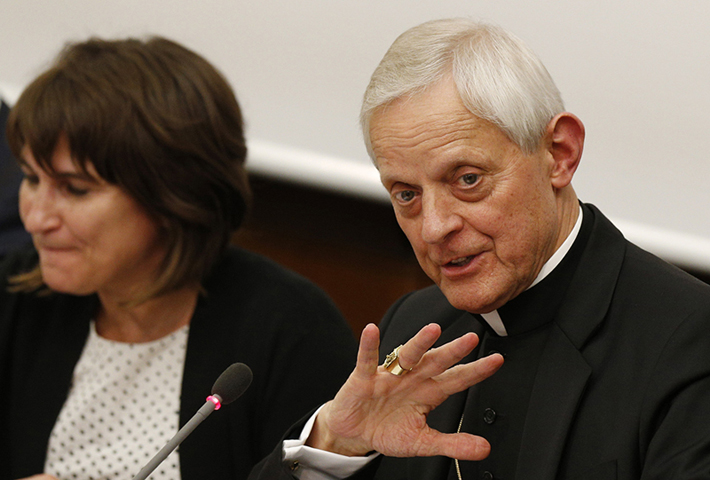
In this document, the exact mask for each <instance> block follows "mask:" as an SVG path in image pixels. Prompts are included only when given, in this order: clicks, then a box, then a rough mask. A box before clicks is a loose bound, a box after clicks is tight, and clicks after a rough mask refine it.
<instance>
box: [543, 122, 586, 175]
mask: <svg viewBox="0 0 710 480" xmlns="http://www.w3.org/2000/svg"><path fill="white" fill-rule="evenodd" d="M545 136H546V139H547V142H546V143H547V149H548V151H549V153H550V154H551V155H552V159H553V161H554V165H553V167H552V171H551V172H550V179H551V181H552V186H554V187H555V188H563V187H566V186H567V185H569V184H570V183H571V182H572V177H573V176H574V172H575V171H576V170H577V167H578V166H579V161H580V159H581V158H582V149H583V148H584V124H582V121H581V120H580V119H579V118H577V117H576V116H575V115H573V114H571V113H568V112H562V113H560V114H558V115H557V116H555V118H553V119H552V120H550V123H548V124H547V131H546V135H545Z"/></svg>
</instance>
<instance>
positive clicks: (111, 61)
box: [7, 37, 251, 300]
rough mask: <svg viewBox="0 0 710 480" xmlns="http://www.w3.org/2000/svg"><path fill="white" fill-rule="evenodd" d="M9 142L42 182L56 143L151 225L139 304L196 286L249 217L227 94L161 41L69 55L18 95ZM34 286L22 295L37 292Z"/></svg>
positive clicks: (195, 59) (120, 43) (73, 50)
mask: <svg viewBox="0 0 710 480" xmlns="http://www.w3.org/2000/svg"><path fill="white" fill-rule="evenodd" d="M7 135H8V141H9V144H10V148H11V149H12V151H13V153H14V154H15V155H16V156H17V158H21V151H22V149H23V148H25V147H27V148H28V149H29V150H30V151H31V152H32V154H33V156H34V158H35V160H36V161H37V162H38V164H39V165H40V167H41V168H43V169H45V170H46V171H47V172H49V173H52V164H51V161H52V155H53V153H54V150H55V147H56V145H57V142H58V140H59V139H60V137H64V138H65V139H66V140H67V141H68V143H69V149H70V151H71V153H72V158H73V160H74V161H75V162H76V164H77V166H78V167H79V168H81V169H83V170H84V171H86V167H87V165H88V164H89V163H90V164H92V165H93V166H94V168H95V169H96V171H97V172H98V174H99V175H100V176H101V177H102V178H103V179H104V180H106V181H107V182H109V183H111V184H115V185H117V186H119V187H120V188H122V189H123V190H124V191H125V192H127V193H128V194H129V195H130V196H132V197H133V198H135V199H136V200H137V201H138V202H139V203H140V204H141V205H142V206H143V208H145V210H146V211H147V212H148V213H149V214H150V215H151V216H153V217H154V218H155V221H156V222H157V223H158V225H160V226H161V227H162V228H163V231H164V232H163V233H164V235H165V242H166V250H167V255H166V257H165V259H164V263H163V266H162V271H161V273H160V275H159V278H158V280H157V281H156V282H155V285H154V288H153V289H151V291H150V292H146V294H145V295H144V296H143V297H144V298H142V300H145V299H147V298H151V297H154V296H157V295H160V294H162V293H165V292H168V291H170V290H173V289H175V288H180V287H182V286H184V285H186V284H189V283H194V282H200V281H202V280H203V279H204V277H205V276H206V275H207V274H208V272H209V270H210V269H211V267H212V265H213V264H214V263H215V262H216V261H217V259H218V258H219V256H220V255H221V254H222V253H223V251H224V249H225V248H226V246H227V244H228V243H229V239H230V236H231V234H232V233H233V232H234V230H236V229H237V228H238V227H239V225H240V224H241V223H242V221H243V219H244V217H245V215H246V213H247V211H248V208H249V204H250V199H251V193H250V189H249V184H248V179H247V173H246V170H245V168H244V162H245V159H246V152H247V149H246V143H245V139H244V126H243V120H242V114H241V110H240V108H239V104H238V102H237V99H236V97H235V95H234V92H233V90H232V89H231V87H230V86H229V84H228V83H227V81H226V80H225V78H224V77H223V76H222V75H221V74H220V72H218V71H217V70H216V69H215V68H214V67H213V66H212V65H211V64H210V63H209V62H207V61H206V60H205V59H204V58H202V57H201V56H199V55H197V54H196V53H194V52H192V51H191V50H189V49H187V48H185V47H183V46H181V45H179V44H177V43H175V42H173V41H170V40H167V39H165V38H160V37H151V38H149V39H147V40H145V41H142V40H138V39H132V38H131V39H125V40H102V39H98V38H92V39H89V40H88V41H85V42H81V43H74V44H68V45H67V46H66V47H65V48H64V50H63V51H62V52H61V53H60V54H59V56H58V57H57V59H56V60H55V62H54V64H53V65H52V66H51V67H50V68H49V69H48V70H47V71H46V72H44V73H43V74H41V75H40V76H39V77H38V78H37V79H35V80H34V81H33V82H32V83H31V84H30V85H29V86H28V87H27V88H26V89H25V90H24V92H23V93H22V95H21V96H20V98H19V99H18V101H17V103H16V104H15V106H14V107H13V109H12V111H11V113H10V117H9V119H8V126H7ZM38 275H41V272H39V267H38V269H37V270H35V272H33V273H31V274H30V275H25V276H23V277H22V278H23V280H22V281H21V282H20V286H21V287H22V286H24V287H26V289H30V288H36V287H37V286H38V284H41V277H38ZM38 280H39V281H38Z"/></svg>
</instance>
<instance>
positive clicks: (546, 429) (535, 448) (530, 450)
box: [517, 327, 592, 480]
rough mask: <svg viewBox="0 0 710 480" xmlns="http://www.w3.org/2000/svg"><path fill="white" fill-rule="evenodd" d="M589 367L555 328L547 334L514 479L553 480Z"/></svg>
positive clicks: (589, 370)
mask: <svg viewBox="0 0 710 480" xmlns="http://www.w3.org/2000/svg"><path fill="white" fill-rule="evenodd" d="M591 371H592V369H591V367H590V366H589V365H588V364H587V362H586V361H585V360H584V358H583V357H582V355H581V354H580V353H579V351H578V350H577V349H576V348H575V347H574V345H572V343H571V342H570V341H569V340H568V339H567V338H566V337H565V336H564V334H563V333H562V332H561V331H560V330H559V329H558V328H556V327H553V331H552V332H551V333H550V338H549V339H548V342H547V345H546V347H545V350H544V351H543V354H542V358H541V359H540V365H539V369H538V374H537V377H536V379H535V385H534V387H533V390H532V393H531V397H530V404H529V407H528V411H529V412H534V413H532V414H531V415H528V418H527V420H526V421H525V427H524V429H523V436H522V441H521V444H520V455H519V457H518V475H517V477H518V478H525V479H526V480H549V479H552V478H555V475H556V472H557V468H558V465H559V463H560V458H561V456H562V450H563V447H564V443H565V439H566V437H567V432H568V431H569V429H570V425H571V423H572V420H573V418H574V415H575V412H576V410H577V406H578V404H579V399H580V397H581V395H582V393H583V391H584V387H585V385H586V384H587V380H588V379H589V376H590V374H591Z"/></svg>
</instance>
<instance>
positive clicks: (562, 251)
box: [481, 205, 582, 337]
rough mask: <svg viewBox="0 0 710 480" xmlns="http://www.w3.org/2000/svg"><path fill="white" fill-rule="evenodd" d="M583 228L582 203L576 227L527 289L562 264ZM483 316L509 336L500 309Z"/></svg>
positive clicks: (498, 332) (501, 332)
mask: <svg viewBox="0 0 710 480" xmlns="http://www.w3.org/2000/svg"><path fill="white" fill-rule="evenodd" d="M581 228H582V207H581V205H580V207H579V215H578V216H577V221H576V222H575V224H574V227H572V231H571V232H570V233H569V235H567V238H566V239H565V241H564V242H562V245H560V248H558V249H557V250H556V251H555V253H553V254H552V256H551V257H550V259H549V260H548V261H547V262H545V265H543V266H542V269H541V270H540V273H538V274H537V277H535V280H533V282H532V283H531V284H530V286H529V287H528V288H527V289H530V288H532V287H534V286H535V285H537V284H538V283H540V282H541V281H542V280H543V279H544V278H545V277H547V276H548V275H549V274H550V272H552V271H553V270H554V269H555V268H556V267H557V265H559V264H560V262H561V261H562V259H563V258H565V255H567V252H569V249H570V248H572V244H573V243H574V241H575V240H576V239H577V235H579V230H580V229H581ZM527 289H526V290H527ZM481 316H482V317H483V319H484V320H485V321H486V323H487V324H488V325H489V326H490V327H491V328H492V329H493V331H494V332H496V333H497V334H498V335H500V336H501V337H507V336H508V331H507V330H506V329H505V325H503V320H502V319H501V318H500V315H499V314H498V310H493V311H492V312H488V313H482V314H481Z"/></svg>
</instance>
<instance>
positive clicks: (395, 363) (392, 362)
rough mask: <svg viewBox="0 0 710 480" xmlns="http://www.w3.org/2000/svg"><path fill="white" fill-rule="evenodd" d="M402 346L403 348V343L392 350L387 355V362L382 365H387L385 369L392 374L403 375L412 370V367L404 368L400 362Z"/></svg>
mask: <svg viewBox="0 0 710 480" xmlns="http://www.w3.org/2000/svg"><path fill="white" fill-rule="evenodd" d="M400 348H402V345H400V346H399V347H397V348H395V349H394V350H392V353H390V354H389V355H387V356H386V357H385V362H384V363H383V364H382V366H383V367H385V370H387V371H388V372H390V373H391V374H392V375H397V376H401V375H404V374H405V373H407V372H411V371H412V369H411V368H404V367H402V365H400V364H399V349H400Z"/></svg>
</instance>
